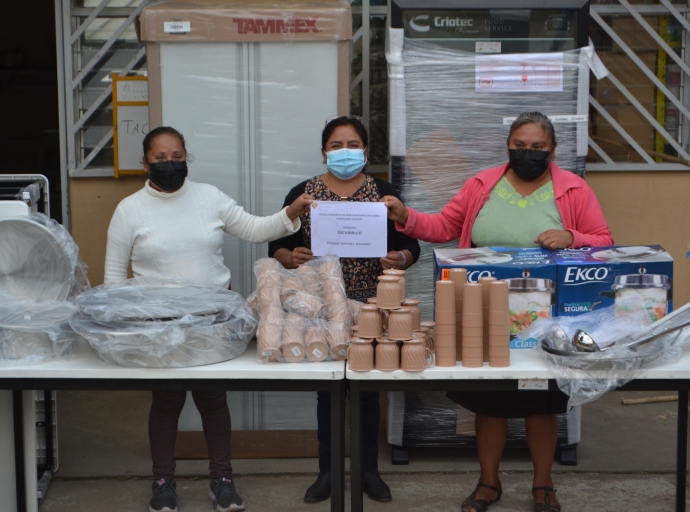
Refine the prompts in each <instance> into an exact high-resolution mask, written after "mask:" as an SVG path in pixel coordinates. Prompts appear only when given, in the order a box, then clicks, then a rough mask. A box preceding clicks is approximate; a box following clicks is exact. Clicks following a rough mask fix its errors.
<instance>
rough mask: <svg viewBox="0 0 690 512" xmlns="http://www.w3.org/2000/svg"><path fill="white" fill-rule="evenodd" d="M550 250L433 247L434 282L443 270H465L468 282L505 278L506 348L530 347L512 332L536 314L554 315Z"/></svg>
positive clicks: (554, 279)
mask: <svg viewBox="0 0 690 512" xmlns="http://www.w3.org/2000/svg"><path fill="white" fill-rule="evenodd" d="M553 256H554V255H553V252H551V251H546V250H544V249H539V248H515V247H479V248H473V249H434V285H435V283H436V281H437V280H442V279H443V271H444V270H446V271H447V270H448V269H452V268H465V269H467V278H468V281H470V282H473V283H476V282H477V280H478V279H479V278H480V277H484V276H486V277H495V278H496V279H506V280H508V283H509V292H508V300H509V308H510V322H511V325H510V332H511V342H510V348H532V347H534V346H535V344H536V341H532V342H523V341H522V340H519V339H514V338H515V335H516V334H517V333H519V332H520V331H521V330H523V329H525V328H527V327H529V325H530V324H531V323H532V322H533V321H534V320H536V319H537V318H540V317H546V318H548V317H551V316H553V315H554V314H555V305H556V282H557V269H556V262H555V260H554V257H553Z"/></svg>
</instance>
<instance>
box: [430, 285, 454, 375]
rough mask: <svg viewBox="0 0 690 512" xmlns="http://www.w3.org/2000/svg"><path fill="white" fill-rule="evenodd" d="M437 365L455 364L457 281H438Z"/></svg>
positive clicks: (435, 344)
mask: <svg viewBox="0 0 690 512" xmlns="http://www.w3.org/2000/svg"><path fill="white" fill-rule="evenodd" d="M434 346H435V349H436V366H455V361H456V348H455V283H453V282H452V281H436V342H435V343H434Z"/></svg>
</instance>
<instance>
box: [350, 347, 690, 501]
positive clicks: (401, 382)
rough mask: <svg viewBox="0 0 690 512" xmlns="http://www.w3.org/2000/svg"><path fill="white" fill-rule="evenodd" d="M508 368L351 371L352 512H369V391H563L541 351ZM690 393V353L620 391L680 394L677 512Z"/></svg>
mask: <svg viewBox="0 0 690 512" xmlns="http://www.w3.org/2000/svg"><path fill="white" fill-rule="evenodd" d="M510 357H511V364H510V366H509V367H508V368H492V367H490V366H489V365H488V363H485V364H484V366H482V367H480V368H465V367H463V366H461V365H460V363H458V364H457V366H454V367H450V368H441V367H437V366H431V367H429V368H427V369H426V370H424V371H422V372H404V371H402V370H396V371H393V372H382V371H379V370H373V371H370V372H353V371H352V370H350V368H349V365H348V367H347V370H346V372H345V378H346V379H347V380H348V381H350V382H349V386H350V476H351V496H352V505H351V511H352V512H361V511H362V510H363V506H364V504H363V500H362V483H361V475H362V402H361V393H362V392H365V391H477V392H491V391H514V392H516V393H520V390H521V389H533V387H532V386H531V384H535V383H536V382H537V381H542V383H543V381H544V380H546V381H547V385H548V388H549V389H553V390H555V389H558V387H557V385H556V381H555V380H554V375H553V374H552V373H551V371H549V369H548V368H547V367H546V365H545V363H544V360H543V358H542V355H541V353H540V352H539V351H537V350H529V349H524V350H511V351H510ZM689 389H690V351H688V350H686V351H685V352H684V353H683V357H682V358H681V360H680V361H678V362H677V363H675V364H670V365H664V366H659V367H656V368H649V369H645V370H641V371H639V372H638V373H637V374H636V375H635V380H633V381H631V382H629V383H628V384H626V385H625V386H623V387H622V388H618V390H627V391H630V390H635V391H661V390H664V391H678V435H677V444H676V448H677V454H676V510H677V511H685V494H686V471H687V451H688V390H689Z"/></svg>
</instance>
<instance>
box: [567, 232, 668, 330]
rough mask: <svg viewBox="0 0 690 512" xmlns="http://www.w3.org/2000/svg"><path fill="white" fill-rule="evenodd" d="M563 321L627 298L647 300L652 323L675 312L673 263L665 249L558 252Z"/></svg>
mask: <svg viewBox="0 0 690 512" xmlns="http://www.w3.org/2000/svg"><path fill="white" fill-rule="evenodd" d="M554 255H555V259H556V263H557V265H558V306H557V315H558V316H575V315H581V314H583V313H588V312H590V311H592V310H595V309H602V308H606V307H609V306H611V305H614V304H617V305H619V306H620V307H625V306H624V304H625V301H626V299H632V298H636V297H639V298H640V299H641V300H642V301H644V303H645V306H646V307H647V312H648V313H649V315H650V318H651V319H652V321H654V320H657V319H659V318H661V317H662V316H664V315H665V314H667V313H668V312H670V311H671V309H672V301H671V298H672V285H673V258H672V257H671V255H670V254H668V252H666V251H665V250H664V249H663V247H661V246H660V245H651V246H616V247H583V248H580V249H563V250H559V251H554Z"/></svg>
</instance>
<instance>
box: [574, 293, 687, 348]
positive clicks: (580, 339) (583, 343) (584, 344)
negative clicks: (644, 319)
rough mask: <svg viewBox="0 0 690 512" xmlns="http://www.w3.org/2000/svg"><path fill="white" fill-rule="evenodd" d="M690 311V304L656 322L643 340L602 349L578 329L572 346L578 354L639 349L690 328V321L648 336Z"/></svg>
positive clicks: (633, 340)
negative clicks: (641, 346) (616, 348)
mask: <svg viewBox="0 0 690 512" xmlns="http://www.w3.org/2000/svg"><path fill="white" fill-rule="evenodd" d="M688 309H690V302H688V303H687V304H685V305H684V306H682V307H680V308H678V309H676V310H675V311H674V312H673V313H670V314H668V315H666V316H665V317H663V318H661V319H659V320H657V321H656V322H654V323H653V324H652V325H650V326H649V327H648V328H647V334H643V335H642V337H641V338H636V339H632V340H631V341H630V342H629V343H618V342H616V343H614V344H613V345H610V346H608V347H605V348H603V349H602V348H600V347H599V345H597V342H596V341H594V338H592V337H591V336H590V335H589V334H587V333H586V332H585V331H583V330H581V329H578V330H577V332H575V336H573V340H572V346H573V348H575V350H576V351H577V352H601V351H606V350H610V349H612V348H614V347H626V348H631V349H634V348H637V347H639V346H640V345H644V344H645V343H649V342H651V341H654V340H656V339H658V338H660V337H662V336H664V335H666V334H668V333H671V332H675V331H680V330H681V329H684V328H685V327H688V326H690V320H688V321H686V322H683V323H682V324H681V325H677V326H675V327H672V328H670V329H668V330H666V331H663V332H659V333H656V334H648V333H651V332H653V331H655V330H657V329H658V328H659V327H662V326H663V325H664V324H666V323H668V322H669V321H670V320H671V319H672V318H674V317H676V316H680V314H681V313H684V312H685V311H686V310H688ZM629 339H630V338H629Z"/></svg>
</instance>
